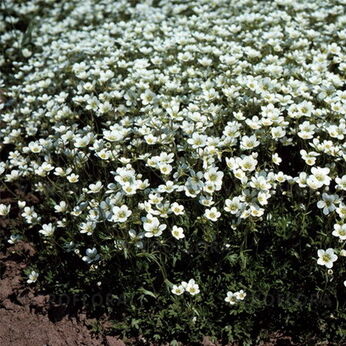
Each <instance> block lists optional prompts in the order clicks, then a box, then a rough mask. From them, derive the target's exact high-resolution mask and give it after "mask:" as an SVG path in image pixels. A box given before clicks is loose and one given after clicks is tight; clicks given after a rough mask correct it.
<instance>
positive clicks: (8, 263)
mask: <svg viewBox="0 0 346 346" xmlns="http://www.w3.org/2000/svg"><path fill="white" fill-rule="evenodd" d="M34 252H35V250H34V248H33V247H32V246H31V245H30V244H27V243H23V242H20V243H18V244H16V245H15V246H12V247H10V248H9V249H7V251H6V253H1V252H0V265H1V266H0V274H1V281H0V345H1V346H36V345H37V346H72V345H88V346H94V345H95V346H96V345H108V346H122V345H125V344H124V343H123V342H122V341H120V340H118V339H117V338H115V337H112V336H107V337H102V336H96V335H93V334H92V333H91V331H90V329H88V327H87V319H86V317H85V315H84V314H80V315H78V316H76V317H70V316H68V315H65V316H61V311H59V307H56V306H54V305H52V303H51V301H50V299H49V296H48V295H42V294H39V293H38V292H36V291H35V289H34V288H32V287H30V286H29V285H28V284H27V283H26V278H24V277H23V269H24V268H25V267H26V265H27V260H28V259H29V258H30V257H31V256H32V255H33V254H34ZM59 314H60V316H57V315H59Z"/></svg>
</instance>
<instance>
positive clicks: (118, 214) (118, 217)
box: [112, 205, 132, 222]
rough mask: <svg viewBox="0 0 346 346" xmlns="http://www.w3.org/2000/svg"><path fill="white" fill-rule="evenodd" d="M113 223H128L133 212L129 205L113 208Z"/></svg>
mask: <svg viewBox="0 0 346 346" xmlns="http://www.w3.org/2000/svg"><path fill="white" fill-rule="evenodd" d="M112 212H113V217H112V221H113V222H126V221H127V219H128V218H129V217H130V216H131V214H132V211H131V210H130V209H129V208H128V207H127V205H122V206H121V207H117V206H115V207H113V209H112Z"/></svg>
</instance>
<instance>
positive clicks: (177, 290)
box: [172, 285, 185, 296]
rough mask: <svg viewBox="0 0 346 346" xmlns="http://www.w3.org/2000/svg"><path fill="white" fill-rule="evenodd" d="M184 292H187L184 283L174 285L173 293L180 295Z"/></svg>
mask: <svg viewBox="0 0 346 346" xmlns="http://www.w3.org/2000/svg"><path fill="white" fill-rule="evenodd" d="M184 292H185V288H184V287H183V286H182V285H179V286H177V285H173V287H172V293H173V294H175V295H177V296H180V295H181V294H183V293H184Z"/></svg>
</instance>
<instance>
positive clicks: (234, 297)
mask: <svg viewBox="0 0 346 346" xmlns="http://www.w3.org/2000/svg"><path fill="white" fill-rule="evenodd" d="M245 297H246V293H245V292H244V290H240V291H237V292H234V293H233V292H231V291H228V292H227V296H226V298H225V302H227V303H229V304H230V305H235V304H237V303H238V302H239V301H241V300H244V299H245Z"/></svg>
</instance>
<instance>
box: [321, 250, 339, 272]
mask: <svg viewBox="0 0 346 346" xmlns="http://www.w3.org/2000/svg"><path fill="white" fill-rule="evenodd" d="M317 255H318V260H317V264H319V265H322V266H323V265H324V266H326V267H327V268H328V269H330V268H332V267H333V263H334V262H335V261H336V260H337V259H338V256H337V255H335V253H334V250H333V249H331V248H329V249H327V250H321V249H320V250H318V251H317Z"/></svg>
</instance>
